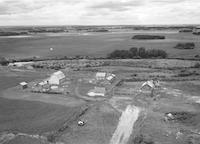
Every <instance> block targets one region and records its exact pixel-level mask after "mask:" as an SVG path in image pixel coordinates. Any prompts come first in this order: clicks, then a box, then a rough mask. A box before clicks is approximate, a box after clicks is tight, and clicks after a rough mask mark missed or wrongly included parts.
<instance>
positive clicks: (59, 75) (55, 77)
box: [49, 71, 65, 85]
mask: <svg viewBox="0 0 200 144" xmlns="http://www.w3.org/2000/svg"><path fill="white" fill-rule="evenodd" d="M64 78H65V74H64V73H63V72H62V71H57V72H55V73H53V74H52V75H51V76H50V78H49V84H51V85H59V84H60V82H61V81H62V80H63V79H64Z"/></svg>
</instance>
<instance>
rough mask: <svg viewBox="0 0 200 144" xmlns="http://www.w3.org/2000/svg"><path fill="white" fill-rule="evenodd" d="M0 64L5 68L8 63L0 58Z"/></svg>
mask: <svg viewBox="0 0 200 144" xmlns="http://www.w3.org/2000/svg"><path fill="white" fill-rule="evenodd" d="M0 64H1V65H2V66H7V65H8V64H9V61H8V60H7V59H6V58H4V57H0Z"/></svg>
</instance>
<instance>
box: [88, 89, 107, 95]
mask: <svg viewBox="0 0 200 144" xmlns="http://www.w3.org/2000/svg"><path fill="white" fill-rule="evenodd" d="M105 94H106V89H105V87H94V89H92V90H90V91H89V92H88V95H89V96H105Z"/></svg>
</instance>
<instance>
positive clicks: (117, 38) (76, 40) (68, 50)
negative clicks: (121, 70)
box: [0, 31, 200, 58]
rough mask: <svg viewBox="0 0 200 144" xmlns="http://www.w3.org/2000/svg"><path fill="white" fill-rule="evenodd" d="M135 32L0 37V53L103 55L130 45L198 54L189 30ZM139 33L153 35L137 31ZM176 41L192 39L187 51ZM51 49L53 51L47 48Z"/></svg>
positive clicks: (196, 38) (198, 44) (196, 39)
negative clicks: (149, 37) (155, 37)
mask: <svg viewBox="0 0 200 144" xmlns="http://www.w3.org/2000/svg"><path fill="white" fill-rule="evenodd" d="M136 34H138V33H136V32H134V31H133V32H129V33H127V32H115V33H89V34H87V35H84V34H73V35H72V34H71V35H70V34H56V35H51V34H47V35H39V34H38V35H37V34H36V35H32V36H30V37H1V38H0V47H1V49H0V53H1V55H2V56H5V57H17V58H19V57H20V58H23V57H33V56H40V57H48V56H53V57H59V56H74V55H89V56H106V55H107V54H108V53H110V52H111V51H113V50H116V49H120V50H123V49H125V50H128V49H130V48H131V47H145V48H146V49H162V50H165V51H166V52H167V53H168V54H169V57H181V58H194V56H195V55H198V54H200V51H199V48H200V37H199V36H195V35H192V34H190V33H177V32H172V33H169V32H156V34H157V35H163V36H165V37H166V39H164V40H133V39H131V38H132V36H134V35H136ZM139 34H153V33H149V32H140V33H139ZM180 42H193V43H195V45H196V47H195V48H194V49H190V50H177V49H174V47H175V46H176V45H177V43H180ZM50 48H53V51H50Z"/></svg>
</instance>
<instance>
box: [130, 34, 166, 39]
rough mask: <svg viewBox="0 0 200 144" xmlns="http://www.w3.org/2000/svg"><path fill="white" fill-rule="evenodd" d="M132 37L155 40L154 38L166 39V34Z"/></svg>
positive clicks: (134, 37)
mask: <svg viewBox="0 0 200 144" xmlns="http://www.w3.org/2000/svg"><path fill="white" fill-rule="evenodd" d="M132 39H136V40H154V39H165V36H159V35H135V36H133V37H132Z"/></svg>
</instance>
